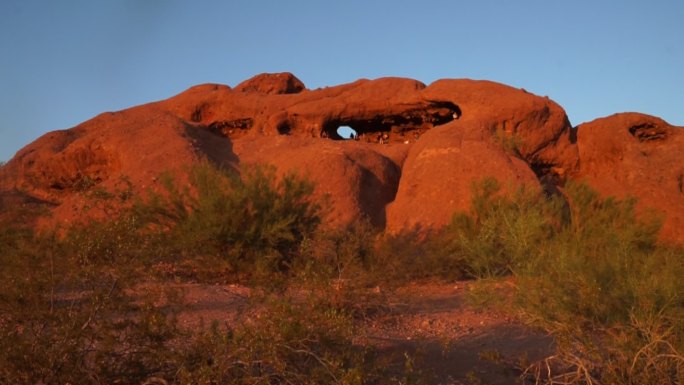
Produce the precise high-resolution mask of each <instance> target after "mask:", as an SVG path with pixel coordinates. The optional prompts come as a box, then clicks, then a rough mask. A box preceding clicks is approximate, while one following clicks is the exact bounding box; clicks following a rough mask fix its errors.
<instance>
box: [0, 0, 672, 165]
mask: <svg viewBox="0 0 684 385" xmlns="http://www.w3.org/2000/svg"><path fill="white" fill-rule="evenodd" d="M0 50H1V53H0V160H8V159H9V158H10V157H12V156H13V155H14V153H15V152H16V151H18V150H19V149H20V148H21V147H23V146H24V145H26V144H28V143H29V142H31V141H32V140H34V139H36V138H37V137H38V136H39V135H41V134H43V133H45V132H47V131H51V130H55V129H63V128H69V127H72V126H74V125H76V124H78V123H80V122H82V121H84V120H86V119H89V118H91V117H93V116H95V115H97V114H98V113H100V112H104V111H113V110H119V109H123V108H126V107H130V106H133V105H137V104H141V103H145V102H149V101H153V100H159V99H163V98H166V97H169V96H172V95H174V94H176V93H178V92H180V91H182V90H184V89H186V88H188V87H190V86H192V85H195V84H198V83H206V82H214V83H223V84H228V85H231V86H234V85H235V84H237V83H239V82H240V81H242V80H244V79H247V78H249V77H251V76H253V75H255V74H258V73H261V72H280V71H290V72H293V73H294V74H295V75H296V76H298V77H299V78H300V79H302V81H304V83H305V84H306V85H307V86H308V87H309V88H316V87H321V86H326V85H336V84H340V83H344V82H350V81H353V80H356V79H358V78H376V77H381V76H404V77H410V78H415V79H418V80H421V81H423V82H426V83H430V82H432V81H433V80H436V79H439V78H474V79H489V80H494V81H498V82H502V83H506V84H510V85H513V86H516V87H524V88H525V89H527V90H528V91H531V92H534V93H536V94H539V95H548V96H549V97H551V98H552V99H554V100H556V101H557V102H559V103H560V104H561V105H562V106H563V107H564V108H565V109H566V111H567V113H568V115H569V117H570V120H571V122H572V123H573V125H576V124H579V123H581V122H584V121H588V120H592V119H594V118H597V117H601V116H605V115H609V114H612V113H615V112H622V111H640V112H645V113H648V114H652V115H657V116H660V117H662V118H664V119H666V120H668V121H669V122H670V123H673V124H677V125H684V1H682V0H649V1H645V0H639V1H632V0H614V1H609V0H591V1H589V0H575V1H561V0H517V1H514V0H497V1H494V0H470V1H457V0H451V1H446V0H445V1H415V0H412V1H403V0H387V1H385V0H382V1H381V0H378V1H374V0H344V1H340V0H330V1H324V0H319V1H315V0H310V1H303V0H290V1H283V0H271V1H264V0H245V1H238V0H232V1H231V0H225V1H201V0H193V1H191V0H188V1H174V0H106V1H104V0H102V1H100V0H83V1H75V0H59V1H57V0H44V1H35V0H0Z"/></svg>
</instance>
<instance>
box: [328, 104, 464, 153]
mask: <svg viewBox="0 0 684 385" xmlns="http://www.w3.org/2000/svg"><path fill="white" fill-rule="evenodd" d="M460 117H461V109H460V108H459V107H458V106H457V105H455V104H454V103H451V102H444V101H430V102H428V103H427V104H426V105H418V106H415V107H413V108H407V109H405V110H404V111H402V112H398V113H394V114H375V115H370V114H369V116H368V115H367V116H363V115H361V116H358V115H357V116H349V117H341V118H337V119H332V120H330V121H327V122H324V124H323V128H322V132H321V136H322V137H326V138H330V139H333V140H347V139H356V140H361V141H365V142H369V143H389V142H404V143H406V142H412V141H415V140H417V139H418V138H419V137H420V135H421V134H422V133H423V132H425V131H427V130H429V129H431V128H433V127H436V126H439V125H442V124H446V123H449V122H451V121H452V120H454V119H459V118H460ZM352 133H353V135H354V136H351V134H352Z"/></svg>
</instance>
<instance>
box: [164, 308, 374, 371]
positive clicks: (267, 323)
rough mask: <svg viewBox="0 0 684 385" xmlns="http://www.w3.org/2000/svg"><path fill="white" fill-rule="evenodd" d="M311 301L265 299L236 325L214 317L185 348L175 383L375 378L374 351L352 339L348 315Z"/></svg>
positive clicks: (350, 321)
mask: <svg viewBox="0 0 684 385" xmlns="http://www.w3.org/2000/svg"><path fill="white" fill-rule="evenodd" d="M312 305H313V303H312V302H309V301H304V302H301V301H299V302H296V303H295V302H292V301H290V300H285V299H282V298H281V299H272V298H271V299H267V300H266V302H265V306H266V307H265V309H264V314H263V315H262V316H260V317H257V318H256V319H255V320H254V322H252V323H249V324H245V325H242V326H240V327H236V328H229V327H220V326H219V325H218V324H216V323H214V324H213V325H212V326H211V327H209V328H207V329H205V330H204V331H203V332H202V333H200V334H199V335H198V337H197V338H196V339H195V340H194V342H193V343H192V344H190V345H189V346H188V349H187V350H186V352H185V354H184V357H185V359H184V361H183V362H182V365H181V367H180V368H178V369H176V378H175V381H174V382H175V383H178V384H205V383H219V384H255V383H268V384H366V383H372V381H373V380H377V379H378V378H379V376H378V373H380V370H381V368H379V367H375V365H374V359H373V355H372V351H370V350H367V349H365V348H363V347H360V346H357V345H355V344H354V343H353V337H354V335H355V333H354V328H353V324H352V320H351V319H350V318H349V316H347V315H345V314H344V313H342V312H339V311H338V310H335V309H332V308H321V307H316V306H312Z"/></svg>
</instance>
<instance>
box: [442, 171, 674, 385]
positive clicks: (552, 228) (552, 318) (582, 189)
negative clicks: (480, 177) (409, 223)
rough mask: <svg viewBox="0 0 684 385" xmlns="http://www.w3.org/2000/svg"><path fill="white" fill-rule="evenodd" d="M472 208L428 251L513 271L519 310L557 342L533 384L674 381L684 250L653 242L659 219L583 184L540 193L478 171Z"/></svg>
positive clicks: (488, 271)
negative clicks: (507, 189)
mask: <svg viewBox="0 0 684 385" xmlns="http://www.w3.org/2000/svg"><path fill="white" fill-rule="evenodd" d="M472 207H473V209H472V211H471V212H469V213H459V214H456V215H455V216H454V218H453V220H452V222H451V223H450V225H449V226H447V227H446V229H444V231H443V232H442V233H441V234H439V237H437V238H436V240H435V242H436V243H437V244H438V246H439V247H438V248H437V253H438V254H441V257H440V258H442V259H444V260H451V261H455V265H461V266H463V268H464V269H465V271H466V273H467V274H468V275H469V276H472V277H479V278H492V277H497V276H503V275H512V276H513V277H514V279H515V283H516V286H517V290H516V301H517V303H518V305H519V310H520V311H521V312H522V313H523V314H524V316H525V317H526V318H527V319H529V320H530V321H534V322H536V323H537V324H538V325H540V326H542V327H543V328H545V329H546V330H548V331H549V332H550V333H552V334H553V335H554V336H555V338H556V341H557V343H558V347H559V353H558V355H556V356H554V357H553V358H552V359H550V360H548V361H545V363H542V364H541V365H542V366H544V368H543V370H542V368H540V366H537V368H536V369H537V370H538V372H536V375H533V376H532V377H535V379H536V380H537V381H538V383H549V384H551V383H554V384H555V383H582V384H585V383H586V384H592V383H611V384H653V383H658V384H661V383H662V384H674V383H681V381H682V376H683V375H684V357H683V356H682V353H683V352H684V339H683V338H682V336H683V335H684V280H682V279H681V277H684V251H682V249H681V248H677V247H669V246H667V245H664V244H660V243H659V242H658V231H659V229H660V221H659V220H658V218H656V217H655V216H653V215H651V214H649V213H647V212H645V213H641V214H640V215H637V213H636V201H635V200H634V199H624V200H619V199H615V198H602V197H600V196H599V195H598V194H597V193H596V192H595V191H593V190H592V189H590V188H589V187H588V186H587V185H586V184H582V183H568V184H566V185H565V186H564V187H563V188H562V189H561V194H559V195H557V196H554V197H550V198H545V197H544V196H542V195H541V194H540V193H533V192H530V191H526V190H522V189H521V190H518V191H517V192H514V193H513V194H508V195H504V194H500V186H499V184H498V183H496V181H493V180H484V181H482V182H480V183H478V184H476V185H475V186H474V190H473V202H472ZM549 370H550V371H551V373H553V374H552V375H551V377H548V373H549ZM532 372H533V371H530V372H528V373H532ZM554 381H555V382H554Z"/></svg>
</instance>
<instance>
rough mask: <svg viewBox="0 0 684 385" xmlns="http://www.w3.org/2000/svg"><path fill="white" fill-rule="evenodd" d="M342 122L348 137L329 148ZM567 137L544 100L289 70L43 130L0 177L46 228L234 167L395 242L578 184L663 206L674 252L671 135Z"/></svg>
mask: <svg viewBox="0 0 684 385" xmlns="http://www.w3.org/2000/svg"><path fill="white" fill-rule="evenodd" d="M341 126H349V127H351V128H352V129H353V130H354V131H355V134H356V136H355V140H342V137H341V135H340V134H339V133H338V132H337V130H338V128H339V127H341ZM654 130H655V131H654ZM578 131H579V135H578V136H577V137H576V135H575V133H576V130H575V129H573V128H572V127H571V126H570V124H569V122H568V118H567V116H566V114H565V112H564V111H563V109H562V108H561V107H560V106H559V105H558V104H556V103H554V102H553V101H551V100H549V99H548V98H545V97H539V96H536V95H532V94H530V93H528V92H526V91H524V90H521V89H516V88H512V87H509V86H505V85H502V84H497V83H493V82H488V81H474V80H465V79H464V80H439V81H437V82H435V83H433V84H431V85H429V86H426V85H425V84H423V83H421V82H418V81H415V80H411V79H402V78H381V79H376V80H358V81H356V82H353V83H349V84H343V85H340V86H335V87H327V88H323V89H316V90H307V89H306V87H305V86H304V84H303V83H302V82H301V81H300V80H299V79H297V78H296V77H295V76H294V75H292V74H289V73H281V74H262V75H258V76H255V77H254V78H252V79H249V80H247V81H245V82H243V83H241V84H239V85H238V86H236V87H235V88H231V87H229V86H225V85H219V84H204V85H199V86H195V87H192V88H190V89H188V90H186V91H185V92H182V93H180V94H178V95H176V96H174V97H171V98H169V99H166V100H163V101H159V102H154V103H149V104H146V105H142V106H138V107H134V108H130V109H127V110H123V111H119V112H114V113H104V114H101V115H99V116H97V117H95V118H93V119H91V120H89V121H87V122H84V123H82V124H80V125H78V126H76V127H74V128H72V129H69V130H63V131H55V132H51V133H48V134H46V135H44V136H42V137H41V138H39V139H38V140H36V141H35V142H33V143H32V144H30V145H28V146H27V147H25V148H24V149H22V150H21V151H19V152H18V153H17V155H16V156H15V157H14V158H13V159H12V160H11V161H10V162H8V164H7V165H5V166H4V167H3V168H2V169H0V191H3V193H2V194H3V196H4V197H11V199H10V198H7V199H4V198H3V199H4V200H3V201H10V200H11V201H13V202H14V201H16V199H18V198H17V197H24V198H23V199H24V200H25V201H27V202H28V201H30V202H50V207H51V208H52V211H53V213H54V216H53V218H54V220H55V221H63V220H67V221H68V220H72V219H73V218H75V217H77V216H79V215H81V214H82V213H83V205H84V203H83V192H84V191H85V192H87V191H89V190H91V189H93V188H95V187H96V186H98V187H102V188H105V189H110V190H111V189H115V188H117V186H120V185H121V183H122V180H124V179H123V178H125V180H126V181H129V182H130V184H131V186H132V189H133V192H134V193H140V192H142V191H144V190H145V189H148V188H156V187H157V186H158V185H159V184H158V181H157V178H158V176H159V174H160V173H161V172H162V171H165V170H169V171H172V172H178V171H183V170H185V169H187V166H188V165H190V164H192V163H194V162H197V161H198V160H200V159H204V158H206V159H209V160H210V161H212V162H215V163H218V164H222V165H224V166H227V167H233V168H238V169H239V168H240V167H241V165H244V164H248V163H271V164H273V165H274V166H276V168H277V169H278V172H279V173H283V172H287V171H293V170H294V171H297V172H298V173H300V174H303V175H305V176H307V177H309V178H310V179H312V180H313V181H314V182H316V183H317V194H319V195H321V196H327V197H328V199H329V202H330V203H331V204H332V210H331V213H330V216H329V217H328V219H327V221H328V223H329V224H330V225H343V224H345V223H349V222H350V221H353V220H355V219H358V218H359V217H362V216H366V217H368V218H370V220H371V221H372V223H374V224H375V225H377V226H379V227H386V228H387V229H389V230H391V231H401V230H402V229H405V228H407V227H414V226H419V227H421V226H422V227H431V226H441V225H443V224H445V223H446V222H447V221H448V220H449V218H450V216H451V214H452V213H453V212H454V211H455V210H465V209H467V208H468V205H469V200H470V189H471V185H472V183H473V182H474V181H476V180H479V179H481V178H483V177H486V176H492V177H495V178H497V179H499V180H500V181H501V182H502V183H503V185H505V186H510V187H516V186H519V185H528V186H540V181H541V182H543V183H541V184H542V185H547V184H554V183H559V182H562V181H563V180H564V179H565V178H568V177H573V178H574V177H581V178H588V179H589V180H590V182H591V183H592V184H593V185H595V186H596V187H597V188H598V189H599V190H600V191H601V192H603V193H606V194H625V195H636V196H637V197H638V198H641V200H642V203H641V205H642V206H644V207H646V206H655V207H656V208H660V209H664V208H665V207H666V206H667V207H670V210H669V211H668V219H667V222H666V231H667V234H668V237H669V238H671V239H679V240H682V235H681V230H679V229H680V228H682V221H683V220H684V219H682V216H683V215H684V208H683V207H682V199H683V197H684V194H683V193H682V192H681V191H682V187H681V186H682V181H681V180H682V174H683V173H684V171H683V170H682V163H681V161H679V160H678V159H677V157H676V154H677V153H679V154H681V153H682V150H684V143H683V142H682V135H681V129H680V128H675V127H672V126H669V125H667V123H665V122H663V121H661V120H657V119H655V118H650V117H644V116H643V115H634V114H630V115H618V116H617V117H610V118H606V119H604V120H597V121H595V122H591V123H587V124H585V125H582V126H580V127H579V130H578ZM651 131H653V132H651ZM614 170H618V172H617V173H614V174H611V173H612V172H613V171H614ZM658 170H664V171H662V172H661V171H658ZM126 183H128V182H126ZM677 194H679V195H677ZM8 199H9V200H8ZM654 202H655V204H652V203H654ZM672 207H674V210H672Z"/></svg>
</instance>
